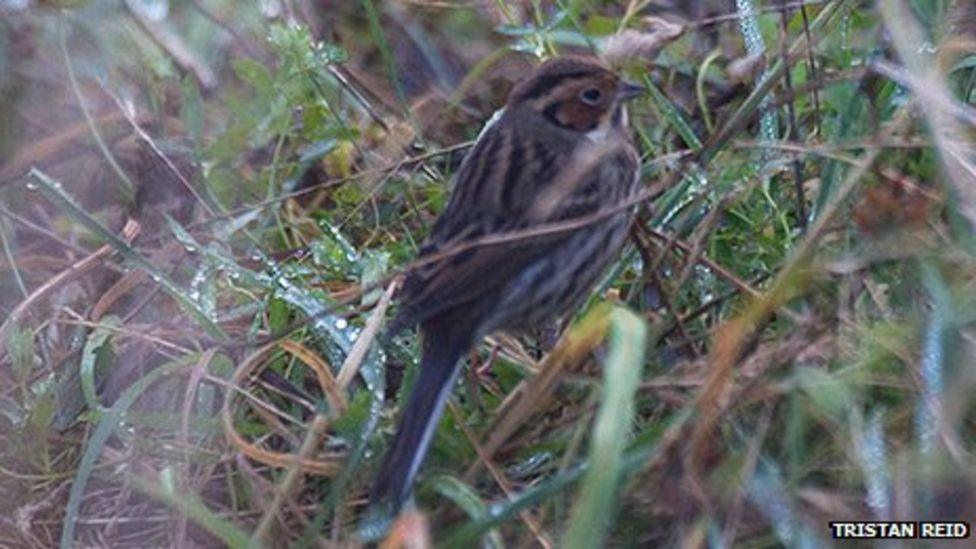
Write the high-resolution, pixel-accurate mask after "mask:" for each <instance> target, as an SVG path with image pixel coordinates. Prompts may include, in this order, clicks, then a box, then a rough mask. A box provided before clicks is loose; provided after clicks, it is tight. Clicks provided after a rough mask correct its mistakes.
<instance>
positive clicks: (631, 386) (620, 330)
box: [564, 308, 647, 549]
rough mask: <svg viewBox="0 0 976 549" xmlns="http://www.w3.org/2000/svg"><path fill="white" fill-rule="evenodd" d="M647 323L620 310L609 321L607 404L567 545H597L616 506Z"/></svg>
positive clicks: (598, 420) (596, 428)
mask: <svg viewBox="0 0 976 549" xmlns="http://www.w3.org/2000/svg"><path fill="white" fill-rule="evenodd" d="M646 343H647V326H646V325H645V324H644V321H643V320H642V319H641V318H640V317H639V316H637V315H635V314H634V313H632V312H630V311H628V310H626V309H622V308H617V309H615V310H614V311H613V314H612V317H611V320H610V352H609V355H608V356H607V361H606V365H605V374H604V383H603V402H602V404H601V405H600V410H599V411H598V412H597V417H596V423H595V425H594V427H593V439H592V440H591V442H590V455H589V460H588V461H589V464H590V468H589V471H587V473H586V476H585V478H584V479H583V486H582V488H581V490H580V497H579V499H578V500H577V501H576V504H575V505H574V506H573V511H572V514H571V515H570V520H569V525H570V526H569V530H568V531H567V533H566V536H565V539H564V542H565V547H568V548H570V549H575V548H586V547H599V546H601V544H602V540H603V537H604V535H605V533H606V531H607V528H608V527H609V526H610V523H611V520H612V516H613V513H614V511H615V509H616V507H617V499H616V496H617V491H618V489H619V487H620V480H621V478H622V476H623V466H624V462H623V456H624V449H625V448H626V447H627V444H628V442H629V439H630V430H631V424H632V422H633V419H634V395H635V394H636V392H637V386H638V384H639V383H640V376H641V370H642V369H643V368H642V367H643V364H644V349H645V345H646Z"/></svg>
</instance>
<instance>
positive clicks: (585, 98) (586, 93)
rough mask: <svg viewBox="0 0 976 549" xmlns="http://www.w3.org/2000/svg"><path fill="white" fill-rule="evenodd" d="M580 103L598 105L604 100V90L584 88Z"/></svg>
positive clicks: (580, 95)
mask: <svg viewBox="0 0 976 549" xmlns="http://www.w3.org/2000/svg"><path fill="white" fill-rule="evenodd" d="M579 97H580V101H582V102H584V103H586V104H587V105H597V104H599V103H600V100H601V99H603V90H601V89H600V88H584V89H583V91H581V92H580V94H579Z"/></svg>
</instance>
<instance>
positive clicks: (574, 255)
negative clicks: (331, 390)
mask: <svg viewBox="0 0 976 549" xmlns="http://www.w3.org/2000/svg"><path fill="white" fill-rule="evenodd" d="M643 92H644V88H643V87H641V86H639V85H637V84H633V83H631V82H628V81H626V80H624V79H622V78H621V77H620V76H619V75H618V74H617V73H616V72H615V71H614V70H612V69H611V68H610V67H609V66H607V65H606V64H605V63H604V62H603V61H601V60H600V59H598V58H596V57H591V56H583V55H566V56H560V57H554V58H551V59H549V60H547V61H544V62H543V63H541V64H540V65H539V66H537V67H536V68H535V69H534V70H533V71H532V72H531V73H530V74H529V75H528V76H527V77H526V78H525V79H523V80H522V81H520V82H519V83H517V84H516V85H515V86H514V87H513V88H512V90H511V92H510V93H509V96H508V99H507V101H506V103H505V105H504V107H503V108H502V109H501V110H499V111H497V112H496V113H495V115H494V116H493V117H492V119H491V120H490V121H489V122H488V123H487V124H486V125H485V127H484V128H483V129H482V131H481V133H480V134H479V136H478V138H477V139H476V140H475V142H474V144H473V146H472V147H471V149H470V150H469V152H468V154H467V155H466V156H465V158H464V159H463V160H462V162H461V164H460V166H459V168H458V170H457V172H456V174H455V179H454V187H453V189H452V192H451V196H450V198H449V199H448V203H447V206H446V208H445V209H444V211H443V212H442V213H441V215H440V216H439V217H438V218H437V220H436V221H435V223H434V225H433V228H432V230H431V232H430V235H429V237H428V238H427V240H426V241H425V242H424V244H423V245H422V246H421V248H420V251H419V254H418V256H419V258H418V259H419V260H420V262H419V266H418V267H417V268H416V269H413V270H410V271H409V272H408V274H407V275H406V277H405V279H404V282H403V284H402V287H401V289H400V291H399V294H400V295H399V296H398V300H399V302H400V307H399V311H398V313H397V315H396V316H395V317H394V319H393V321H392V322H391V324H390V325H389V327H388V329H387V332H388V333H387V336H388V337H391V336H392V335H393V334H396V333H397V332H399V331H401V330H403V329H404V328H406V327H409V326H412V325H419V326H420V334H421V360H420V370H419V375H418V376H417V378H416V381H415V382H414V384H413V389H412V393H411V395H410V397H409V400H408V402H407V405H406V408H405V410H404V412H403V414H402V419H401V420H400V423H399V426H398V428H397V430H396V434H395V435H394V438H393V441H392V444H391V445H390V447H389V450H388V451H387V454H386V456H385V458H384V459H383V461H382V465H381V467H380V468H379V471H378V473H377V475H376V477H375V480H374V482H373V486H372V490H371V492H370V501H371V504H372V505H374V506H386V508H387V509H388V510H389V511H391V512H393V514H394V515H395V514H396V513H397V512H398V511H399V510H401V509H402V508H403V506H404V505H405V504H406V503H407V502H408V501H409V500H410V497H411V495H412V490H413V486H414V482H415V480H416V477H417V474H418V472H419V470H420V467H421V464H422V463H423V461H424V459H425V456H426V454H427V451H428V450H429V447H430V444H431V439H432V437H433V434H434V431H435V430H436V427H437V424H438V422H439V420H440V417H441V414H442V412H443V409H444V405H445V402H446V400H447V398H448V397H449V395H450V393H451V389H452V387H453V385H454V383H455V381H456V379H457V377H458V373H459V372H460V370H461V363H462V358H463V357H464V355H465V354H466V353H467V352H469V350H470V349H471V348H472V347H473V346H474V345H475V344H476V343H477V342H478V341H479V340H480V338H482V337H484V336H486V335H490V334H491V333H494V332H497V331H502V330H505V331H510V332H519V331H525V330H527V329H532V328H535V327H538V326H540V325H541V324H542V323H545V322H550V321H552V320H554V319H557V318H559V317H560V316H561V315H564V314H565V313H567V312H568V311H571V310H573V309H574V308H576V307H579V305H580V304H581V303H582V302H583V300H584V299H585V298H586V297H587V295H588V294H589V292H590V291H591V290H592V288H593V287H594V286H595V285H596V284H597V282H598V281H599V280H600V278H601V276H603V274H604V273H605V272H606V270H607V268H608V267H609V266H610V265H611V264H612V263H613V262H614V260H615V259H616V258H617V257H618V255H619V252H620V249H621V248H622V247H623V245H624V244H625V242H626V238H627V234H628V230H629V226H630V223H631V218H632V215H633V207H628V206H627V204H626V203H627V201H628V199H629V198H631V197H633V196H634V195H635V194H636V192H637V189H638V187H639V169H640V157H639V155H638V153H637V150H636V148H635V147H634V144H633V142H632V140H631V137H630V131H629V127H628V115H627V111H626V108H625V102H626V101H628V100H630V99H633V98H635V97H638V96H639V95H641V94H642V93H643ZM598 212H599V213H598ZM587 216H590V217H587ZM581 219H585V220H587V222H585V223H579V224H574V223H573V222H572V220H581ZM559 223H563V224H564V227H565V226H566V225H569V228H566V229H564V230H545V228H546V227H548V228H553V227H557V226H558V224H559ZM577 225H578V226H577ZM534 229H535V230H537V232H538V233H539V234H535V235H533V234H532V231H533V230H534ZM518 231H521V233H518ZM506 233H509V234H512V235H515V236H519V238H504V235H505V234H506ZM493 237H494V240H492V238H493ZM486 239H487V241H486Z"/></svg>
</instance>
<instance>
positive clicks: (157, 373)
mask: <svg viewBox="0 0 976 549" xmlns="http://www.w3.org/2000/svg"><path fill="white" fill-rule="evenodd" d="M189 363H192V362H186V361H181V362H171V363H168V364H164V365H162V366H160V367H158V368H156V369H155V370H153V371H151V372H149V373H148V374H146V375H144V376H143V377H142V378H140V379H139V380H138V381H136V382H135V383H133V384H132V385H131V386H130V387H129V388H128V389H126V390H125V391H124V392H123V393H122V395H121V396H119V399H118V400H117V401H115V405H114V406H112V408H111V409H110V410H108V412H107V413H105V415H103V416H102V419H101V421H99V422H98V426H97V427H95V431H94V432H93V433H92V436H91V438H90V439H89V440H88V445H87V447H86V448H85V454H84V455H83V456H82V457H81V464H79V465H78V472H77V474H75V480H74V483H73V484H72V485H71V493H70V495H69V496H68V505H67V507H66V509H65V513H64V528H63V529H62V530H61V542H60V547H61V549H70V548H71V547H74V544H73V542H74V537H75V522H76V521H77V520H78V511H79V510H80V508H81V500H82V497H84V495H85V487H87V486H88V479H89V478H91V474H92V471H94V469H95V465H96V463H97V462H98V457H99V456H101V455H102V449H103V448H104V447H105V443H106V442H108V438H109V437H110V436H112V433H114V432H115V429H117V428H118V426H119V425H120V424H121V423H122V419H123V417H124V416H125V413H126V412H127V411H128V410H129V408H130V407H132V404H133V403H135V401H136V399H138V398H139V396H140V395H142V393H143V392H144V391H145V390H146V389H148V388H149V387H150V386H151V385H152V384H153V383H155V382H156V381H158V380H159V379H161V378H163V377H164V376H167V375H169V374H172V373H175V372H177V371H179V370H182V369H183V368H186V366H187V364H189Z"/></svg>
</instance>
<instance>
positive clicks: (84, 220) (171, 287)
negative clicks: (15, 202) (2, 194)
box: [28, 168, 227, 341]
mask: <svg viewBox="0 0 976 549" xmlns="http://www.w3.org/2000/svg"><path fill="white" fill-rule="evenodd" d="M28 175H29V176H30V178H31V179H32V180H33V181H34V182H35V183H36V184H37V189H38V190H40V191H41V193H42V194H43V195H44V196H45V197H47V198H48V199H49V200H50V201H51V202H54V203H55V204H57V205H58V206H59V207H60V208H61V209H63V210H64V211H65V213H67V214H68V215H70V216H71V217H73V218H74V219H76V220H77V221H78V222H79V223H81V224H82V225H84V227H85V228H86V229H88V230H89V231H91V232H92V234H94V235H95V236H97V237H98V238H99V239H100V240H101V241H103V242H105V243H106V244H108V245H109V246H111V247H112V248H114V249H115V251H116V252H118V253H119V254H120V255H121V256H122V257H124V258H125V259H126V260H128V261H131V262H132V263H133V264H135V265H137V266H138V267H139V268H141V269H144V270H145V271H146V272H147V273H149V276H151V277H152V279H153V280H155V281H156V282H158V283H159V285H160V286H162V287H163V289H164V290H166V292H167V293H168V294H169V295H170V296H172V297H173V299H175V300H176V302H177V303H179V304H180V305H181V306H182V307H183V308H184V310H186V312H187V313H189V315H190V316H191V317H193V319H194V320H196V321H197V323H199V324H200V325H201V326H203V328H204V329H206V330H207V332H208V333H209V334H210V335H211V336H213V337H216V338H218V339H220V340H221V341H226V340H227V335H226V334H224V331H223V330H221V329H220V326H218V325H217V324H216V323H215V322H214V321H213V320H211V319H210V317H208V316H207V314H206V313H205V312H204V311H203V309H201V308H200V306H199V305H198V304H197V303H196V302H194V301H193V300H192V299H190V298H189V297H187V296H186V294H185V293H184V292H183V290H182V289H181V288H180V287H179V286H177V285H176V283H175V282H173V280H172V279H170V278H169V277H168V276H166V274H165V273H162V272H160V270H159V269H158V268H157V267H156V266H155V265H153V264H152V263H150V262H149V260H147V259H146V258H145V257H142V255H140V254H139V253H138V252H136V251H135V250H134V249H133V248H132V246H129V245H128V244H126V243H125V241H123V240H122V239H121V238H119V237H117V236H115V235H114V234H112V232H111V231H109V230H108V229H107V228H105V226H104V225H102V224H101V223H99V222H98V220H96V219H95V218H94V217H92V216H91V215H90V214H89V213H88V212H87V211H85V209H84V208H82V207H81V204H79V203H78V202H77V201H76V200H75V199H74V197H72V196H71V195H70V194H68V192H67V191H66V190H65V189H64V187H63V186H62V185H61V183H59V182H57V181H55V180H54V179H51V178H50V177H48V176H47V175H46V174H45V173H44V172H42V171H40V170H38V169H37V168H33V169H31V171H30V174H28Z"/></svg>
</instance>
